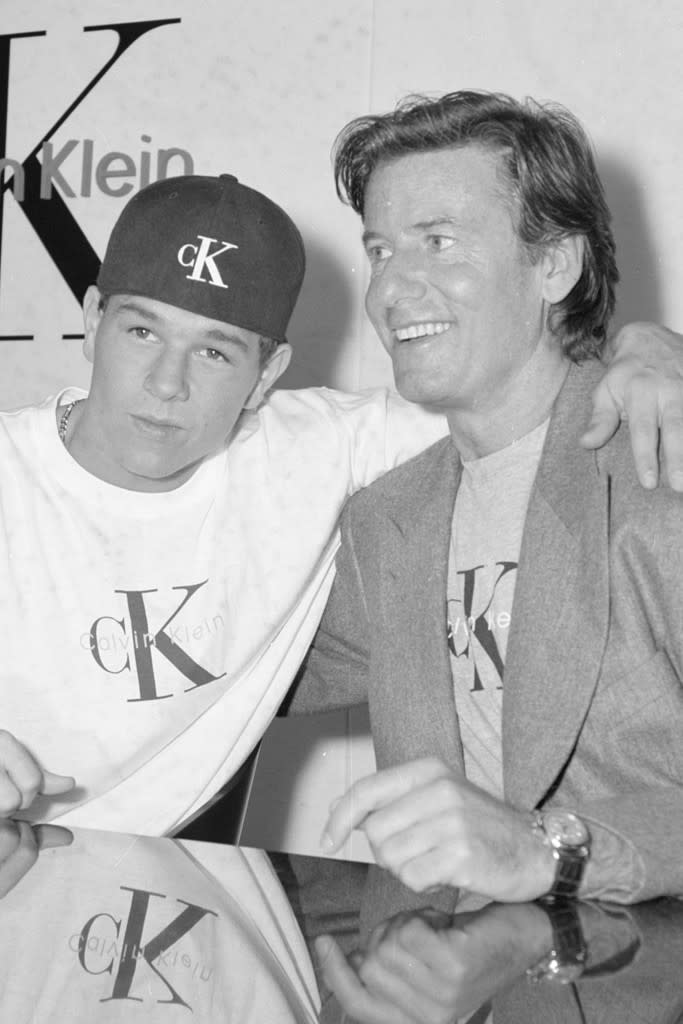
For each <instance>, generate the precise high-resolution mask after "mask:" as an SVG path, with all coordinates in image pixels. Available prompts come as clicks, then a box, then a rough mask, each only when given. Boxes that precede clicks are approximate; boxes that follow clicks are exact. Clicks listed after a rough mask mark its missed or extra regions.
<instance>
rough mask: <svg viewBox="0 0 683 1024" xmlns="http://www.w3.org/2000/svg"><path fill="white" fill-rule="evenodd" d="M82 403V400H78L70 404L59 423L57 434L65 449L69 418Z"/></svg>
mask: <svg viewBox="0 0 683 1024" xmlns="http://www.w3.org/2000/svg"><path fill="white" fill-rule="evenodd" d="M82 401H83V399H82V398H77V399H76V400H75V401H74V402H69V404H68V405H67V407H66V409H65V410H64V412H63V413H62V416H61V419H60V421H59V426H58V427H57V433H58V434H59V440H60V441H61V442H62V444H63V445H64V447H65V448H66V428H67V427H68V425H69V417H70V416H71V413H72V412H73V411H74V406H75V405H78V403H79V402H82Z"/></svg>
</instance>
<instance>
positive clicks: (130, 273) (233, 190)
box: [97, 174, 306, 342]
mask: <svg viewBox="0 0 683 1024" xmlns="http://www.w3.org/2000/svg"><path fill="white" fill-rule="evenodd" d="M305 266H306V256H305V252H304V244H303V241H302V239H301V235H300V234H299V231H298V229H297V227H296V225H295V224H294V222H293V221H292V219H291V218H290V217H289V216H288V215H287V214H286V213H285V211H284V210H282V209H281V208H280V207H279V206H278V205H277V204H276V203H274V202H273V201H272V199H269V198H268V197H267V196H264V195H263V194H262V193H261V192H257V191H256V190H255V189H252V188H248V187H247V186H246V185H242V184H241V182H239V181H238V180H237V178H235V177H234V176H233V175H232V174H221V175H220V177H209V176H203V175H183V176H182V177H177V178H166V179H164V180H163V181H157V182H154V183H153V184H151V185H148V186H147V187H146V188H143V189H141V190H140V192H138V193H136V195H134V196H133V198H132V199H130V200H129V202H128V203H127V204H126V206H125V207H124V208H123V210H122V212H121V215H120V216H119V219H118V220H117V222H116V224H115V225H114V230H113V231H112V233H111V237H110V239H109V244H108V246H107V251H106V253H105V256H104V260H103V261H102V266H101V267H100V272H99V275H98V278H97V286H98V288H99V289H100V291H101V292H102V293H103V294H104V295H114V294H122V293H123V294H126V295H141V296H145V297H147V298H150V299H157V300H158V301H160V302H167V303H169V304H170V305H172V306H178V307H180V308H181V309H187V310H190V311H191V312H193V313H198V314H200V315H201V316H206V317H209V318H210V319H212V320H221V321H223V322H224V323H228V324H234V325H235V326H237V327H243V328H245V329H246V330H249V331H254V332H255V333H257V334H261V335H264V336H266V337H268V338H273V339H274V340H275V341H278V342H282V341H284V340H285V332H286V330H287V324H288V323H289V319H290V317H291V315H292V311H293V309H294V306H295V304H296V300H297V298H298V295H299V291H300V290H301V283H302V281H303V277H304V270H305Z"/></svg>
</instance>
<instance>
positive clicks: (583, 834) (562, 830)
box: [543, 811, 590, 846]
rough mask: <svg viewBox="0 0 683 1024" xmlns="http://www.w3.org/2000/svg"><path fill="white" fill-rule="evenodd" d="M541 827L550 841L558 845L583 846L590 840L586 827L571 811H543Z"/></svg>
mask: <svg viewBox="0 0 683 1024" xmlns="http://www.w3.org/2000/svg"><path fill="white" fill-rule="evenodd" d="M543 827H544V829H545V831H546V835H547V836H548V838H549V840H550V842H551V843H553V844H558V845H560V846H584V845H585V844H586V843H588V842H589V840H590V833H589V831H588V829H587V828H586V826H585V825H584V823H583V822H582V821H581V819H580V818H579V817H577V816H576V814H572V813H571V811H545V812H544V814H543Z"/></svg>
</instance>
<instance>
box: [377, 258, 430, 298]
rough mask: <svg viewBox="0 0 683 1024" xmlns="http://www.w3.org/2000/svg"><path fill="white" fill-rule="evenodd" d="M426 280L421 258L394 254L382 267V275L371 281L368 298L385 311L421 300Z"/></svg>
mask: <svg viewBox="0 0 683 1024" xmlns="http://www.w3.org/2000/svg"><path fill="white" fill-rule="evenodd" d="M425 290H426V280H425V276H424V273H423V267H422V263H421V260H420V259H419V256H417V255H416V254H413V253H394V254H393V255H392V256H391V257H390V258H389V259H388V260H387V261H386V263H385V264H384V266H383V267H382V270H381V273H379V274H378V275H377V276H376V277H374V278H373V279H372V280H371V281H370V287H369V289H368V297H370V295H371V294H372V296H373V301H374V302H377V303H379V304H380V305H382V306H383V307H384V308H385V309H388V308H390V307H392V306H396V305H399V304H400V303H401V302H403V301H410V300H414V299H419V298H421V297H422V296H423V295H424V293H425Z"/></svg>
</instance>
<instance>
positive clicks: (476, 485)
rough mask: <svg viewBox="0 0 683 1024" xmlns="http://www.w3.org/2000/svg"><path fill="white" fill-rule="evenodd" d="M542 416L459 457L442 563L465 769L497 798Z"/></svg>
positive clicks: (542, 431) (500, 792) (542, 436)
mask: <svg viewBox="0 0 683 1024" xmlns="http://www.w3.org/2000/svg"><path fill="white" fill-rule="evenodd" d="M548 422H549V421H548V420H546V421H545V422H544V423H542V424H541V425H540V426H539V427H537V428H536V429H535V430H533V431H531V433H529V434H526V435H525V436H524V437H523V438H521V439H520V440H519V441H516V442H515V443H514V444H511V445H508V446H507V447H506V448H502V449H501V450H500V451H497V452H493V453H492V454H491V455H486V456H484V458H481V459H473V460H472V461H468V462H464V463H463V467H462V478H461V481H460V486H459V488H458V493H457V496H456V499H455V508H454V512H453V529H452V534H451V545H450V553H449V566H448V597H447V602H448V645H449V648H450V651H451V670H452V673H453V685H454V688H455V707H456V710H457V712H458V721H459V725H460V736H461V739H462V745H463V754H464V757H465V774H466V776H467V778H468V779H469V780H470V782H473V783H474V784H475V785H477V786H480V787H481V788H482V789H485V790H487V792H489V793H492V794H493V795H494V796H497V797H499V798H500V799H502V798H503V756H502V741H501V713H502V707H503V675H504V668H505V655H506V651H507V638H508V633H509V631H510V623H511V615H512V602H513V597H514V593H515V580H516V577H517V564H518V562H519V550H520V547H521V544H522V533H523V531H524V521H525V519H526V510H527V505H528V504H529V496H530V494H531V488H532V486H533V482H534V477H535V476H536V470H537V468H538V463H539V460H540V457H541V451H542V449H543V442H544V441H545V435H546V432H547V429H548Z"/></svg>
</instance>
